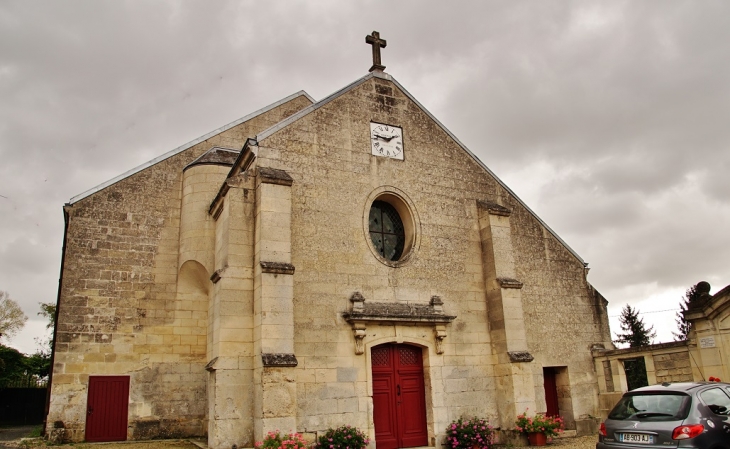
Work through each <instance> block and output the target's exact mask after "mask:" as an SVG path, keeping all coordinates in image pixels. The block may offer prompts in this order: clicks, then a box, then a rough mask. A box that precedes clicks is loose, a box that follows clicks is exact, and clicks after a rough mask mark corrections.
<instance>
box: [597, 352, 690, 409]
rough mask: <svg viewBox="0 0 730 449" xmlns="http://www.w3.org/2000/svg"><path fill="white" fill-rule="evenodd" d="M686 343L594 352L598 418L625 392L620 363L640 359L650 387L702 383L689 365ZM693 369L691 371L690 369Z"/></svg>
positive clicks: (624, 373) (623, 376) (623, 372)
mask: <svg viewBox="0 0 730 449" xmlns="http://www.w3.org/2000/svg"><path fill="white" fill-rule="evenodd" d="M691 346H692V344H691V343H690V342H687V341H679V342H673V343H660V344H655V345H649V346H644V347H640V348H624V349H611V350H606V349H602V348H595V349H594V350H593V360H594V363H595V364H596V371H597V372H598V373H599V376H598V388H599V395H600V398H599V401H600V414H599V416H600V417H601V418H602V419H605V418H606V417H607V416H608V412H610V411H611V408H613V406H614V405H615V404H616V401H618V399H619V398H620V397H621V395H622V394H623V393H625V392H626V391H627V390H628V384H627V381H626V372H625V371H624V367H623V363H624V361H627V360H635V359H637V358H643V359H644V363H645V365H646V378H647V382H648V384H649V385H655V384H658V383H662V382H688V381H696V380H702V374H701V372H700V370H698V369H697V366H696V365H695V366H694V367H693V364H692V363H691V357H690V347H691ZM693 368H694V369H693Z"/></svg>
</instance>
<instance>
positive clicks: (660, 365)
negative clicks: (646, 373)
mask: <svg viewBox="0 0 730 449" xmlns="http://www.w3.org/2000/svg"><path fill="white" fill-rule="evenodd" d="M652 357H653V359H654V370H655V372H654V375H655V377H656V382H657V383H662V382H691V381H692V380H693V378H692V366H691V365H690V361H689V352H674V353H669V354H652Z"/></svg>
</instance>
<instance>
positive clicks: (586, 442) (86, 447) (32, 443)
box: [0, 435, 597, 449]
mask: <svg viewBox="0 0 730 449" xmlns="http://www.w3.org/2000/svg"><path fill="white" fill-rule="evenodd" d="M596 440H597V438H596V436H595V435H589V436H585V437H577V438H557V439H555V440H554V441H553V442H552V443H550V444H548V445H547V446H544V447H546V448H547V449H549V448H551V447H560V448H563V449H595V447H596ZM197 443H198V444H197V445H196V444H195V443H193V442H191V441H188V440H157V441H144V442H141V441H135V442H122V443H78V444H64V445H59V446H49V448H53V449H200V448H201V447H203V448H204V447H205V443H204V442H200V441H198V442H197ZM201 443H202V444H201ZM6 447H7V448H21V449H22V448H36V447H40V448H45V447H46V444H45V441H44V440H42V439H25V440H15V441H6V442H2V443H0V448H6ZM500 447H505V446H500ZM528 447H537V446H528Z"/></svg>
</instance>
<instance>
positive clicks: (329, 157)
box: [257, 79, 605, 436]
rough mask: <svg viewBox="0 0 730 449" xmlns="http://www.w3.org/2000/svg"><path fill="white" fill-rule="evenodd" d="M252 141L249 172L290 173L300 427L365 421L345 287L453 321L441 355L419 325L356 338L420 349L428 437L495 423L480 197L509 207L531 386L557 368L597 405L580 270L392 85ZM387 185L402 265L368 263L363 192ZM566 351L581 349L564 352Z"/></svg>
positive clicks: (362, 372)
mask: <svg viewBox="0 0 730 449" xmlns="http://www.w3.org/2000/svg"><path fill="white" fill-rule="evenodd" d="M371 120H372V121H376V122H380V123H387V124H393V125H399V126H402V127H403V129H404V143H405V160H404V161H396V160H389V159H385V158H380V157H371V155H370V140H369V123H370V121H371ZM259 145H260V150H259V158H258V161H257V163H258V164H259V166H268V167H273V168H279V169H283V170H286V171H287V172H288V173H289V174H290V175H291V176H292V178H293V179H294V184H293V186H292V189H293V195H292V196H293V198H292V263H293V264H294V266H295V267H296V270H297V271H296V274H295V287H294V289H295V290H294V306H295V325H296V328H295V353H296V356H297V358H298V360H299V363H300V365H299V366H300V367H305V368H308V370H296V373H297V374H298V375H299V377H298V378H297V385H298V390H297V392H298V398H297V403H298V406H299V415H298V425H300V426H301V428H299V429H297V430H300V431H313V430H318V429H320V430H321V429H326V428H327V427H329V426H336V425H339V424H340V423H342V422H348V423H351V424H353V425H357V426H360V427H368V426H369V425H370V424H369V423H371V422H372V410H371V409H370V407H371V402H369V400H368V399H367V396H368V395H369V394H371V393H369V388H371V386H370V385H369V383H368V380H369V372H368V366H369V365H368V355H367V351H366V354H364V355H362V356H355V355H354V338H353V335H352V329H351V327H350V326H349V325H348V324H347V323H345V322H344V320H343V319H342V317H341V313H342V312H344V311H347V310H349V308H350V303H349V301H348V298H349V297H350V296H351V295H352V293H353V292H355V291H359V292H361V293H362V295H363V296H364V297H365V299H366V301H377V302H398V301H409V302H417V303H428V301H429V299H430V297H431V296H432V295H439V296H441V297H442V298H443V301H444V309H445V310H446V312H447V313H448V314H452V315H457V316H458V318H457V319H456V321H454V323H453V324H452V325H450V326H448V337H447V338H446V339H445V340H444V354H443V355H437V354H435V353H434V352H433V347H432V346H433V345H432V343H430V342H432V341H433V335H432V330H431V329H430V328H428V327H419V326H411V327H408V326H370V327H368V329H367V336H366V337H365V344H366V346H367V347H370V346H372V345H375V344H377V343H379V342H385V341H389V340H390V341H393V340H396V341H397V340H402V341H412V342H415V343H417V344H420V345H422V346H424V347H426V348H427V349H426V351H425V352H424V354H426V355H427V356H428V357H429V361H428V363H429V366H430V367H431V369H430V372H429V373H428V374H427V376H428V378H427V379H426V381H427V384H430V386H431V387H430V391H429V392H427V402H429V404H428V406H429V407H430V409H429V412H430V413H431V412H432V415H430V416H429V418H428V419H429V425H430V426H431V428H430V431H431V433H432V436H435V435H436V434H438V433H440V432H442V431H443V428H444V427H445V426H446V424H447V423H448V422H449V421H450V420H452V419H457V418H458V417H459V416H461V415H462V414H466V415H478V416H488V417H490V418H492V420H493V421H496V416H497V414H496V408H497V404H496V403H495V402H494V396H495V395H494V385H495V384H494V372H493V366H494V364H495V363H496V362H495V360H496V359H495V354H492V350H491V347H490V345H489V340H490V337H489V333H488V324H487V323H488V318H487V313H488V311H487V309H486V301H485V281H484V277H483V269H482V260H481V247H480V236H479V229H478V221H477V208H476V201H477V200H490V201H498V200H499V201H501V202H502V203H503V204H505V205H506V206H507V207H510V208H511V209H512V210H513V216H512V218H511V223H512V235H513V245H514V248H515V258H516V260H515V264H516V266H517V271H518V275H519V280H520V281H522V282H524V283H525V287H524V290H523V303H524V307H525V312H526V313H525V318H526V323H525V327H526V328H527V329H528V331H527V335H528V340H529V346H530V351H531V352H533V354H534V355H535V357H536V361H535V362H534V365H533V370H534V374H535V376H536V378H538V379H539V380H540V381H541V379H542V366H543V365H544V366H556V365H557V366H565V365H567V366H568V371H569V376H570V383H571V388H573V389H574V390H575V391H573V392H572V394H574V395H577V396H578V399H579V400H580V401H583V402H585V403H586V404H587V405H586V406H585V409H586V410H587V409H590V410H591V411H592V410H593V409H594V408H595V401H596V400H595V395H596V394H595V391H593V390H590V388H589V387H588V385H589V383H590V382H591V381H592V382H593V384H595V380H594V379H595V374H594V373H593V365H592V359H591V356H590V352H589V347H590V345H591V344H592V343H596V342H603V341H605V336H603V335H600V332H597V331H596V329H597V328H598V326H597V325H594V324H593V323H595V317H594V315H593V314H594V310H595V307H594V305H593V303H592V301H591V300H589V295H588V289H587V284H586V282H585V279H584V274H583V266H582V263H581V262H580V261H578V260H577V259H575V258H574V257H573V256H572V255H570V253H569V252H568V251H567V250H565V249H564V248H563V247H562V246H561V245H560V244H559V243H558V242H557V240H556V239H555V238H554V237H553V236H552V235H550V234H549V233H548V232H547V231H546V230H544V229H543V228H542V226H541V225H540V224H539V223H538V222H537V220H536V219H535V218H534V217H532V216H531V215H530V214H529V212H527V211H526V210H524V209H523V208H522V207H521V206H520V205H519V204H518V203H517V202H516V201H514V200H513V199H511V198H509V197H508V196H507V194H506V192H504V191H503V189H501V187H500V186H499V185H498V183H497V182H496V181H495V180H494V179H492V178H491V177H490V176H489V175H488V174H487V173H486V172H485V171H484V170H483V169H482V168H481V167H480V166H479V165H478V164H477V163H476V162H475V161H474V160H473V159H472V158H471V157H470V156H468V155H467V154H466V153H465V152H464V151H463V149H462V148H461V147H459V146H458V145H457V144H456V143H455V142H454V141H453V140H452V139H451V138H450V137H449V136H448V135H446V134H445V133H444V132H443V131H442V130H441V129H440V128H439V127H438V125H437V124H435V123H434V122H432V121H431V120H430V118H429V117H428V116H427V115H426V114H425V113H424V112H423V111H422V110H420V108H418V107H417V105H415V104H414V103H412V102H411V101H410V100H409V99H408V98H407V97H406V96H405V95H404V94H403V93H401V92H400V91H399V90H398V89H397V88H396V87H395V86H394V85H393V84H392V83H390V82H388V81H384V80H380V79H371V80H369V81H367V82H365V83H364V84H363V85H361V86H359V87H357V88H355V89H353V90H352V91H350V92H348V93H347V94H345V95H343V96H341V97H339V98H337V99H335V100H333V101H332V102H330V103H328V104H326V105H324V106H323V107H321V108H320V109H318V110H316V111H314V112H312V113H311V114H309V115H307V116H305V117H303V118H302V119H300V120H298V121H296V122H294V123H292V124H291V125H289V126H288V127H287V128H286V129H283V130H281V131H279V132H277V133H275V134H273V135H271V136H270V137H268V138H266V139H264V140H263V141H261V142H259ZM383 186H394V187H395V188H397V189H398V190H399V191H401V192H403V193H404V194H405V195H407V196H408V198H410V199H411V200H412V202H413V204H414V205H415V209H416V212H417V214H418V217H419V219H420V230H419V232H420V237H421V240H420V247H419V248H418V250H417V252H416V254H415V257H414V258H413V259H412V260H411V261H410V262H409V263H408V264H406V265H405V266H402V267H400V268H391V267H388V266H386V265H384V264H382V263H381V262H379V261H378V260H376V258H375V257H374V256H373V255H372V254H371V252H370V249H369V247H368V244H367V240H366V239H367V238H369V237H368V236H367V232H366V230H365V229H364V225H363V217H364V215H365V214H367V211H366V210H365V209H366V207H367V206H368V204H367V198H368V196H369V195H370V194H371V193H372V192H373V191H374V190H375V189H377V188H380V187H383ZM556 309H557V310H559V311H560V312H563V313H560V314H555V313H553V310H556ZM548 314H549V316H550V320H548V319H546V318H545V316H547V315H548ZM579 323H583V324H582V325H581V324H579ZM576 336H577V337H576ZM541 341H545V342H546V344H541V343H540V342H541ZM576 347H577V348H583V347H585V351H577V352H576V353H575V354H573V353H572V349H574V348H576ZM568 354H570V355H568ZM536 385H539V388H537V390H540V389H541V388H542V387H541V385H542V384H541V383H539V384H536ZM589 390H590V391H589ZM537 393H538V396H539V397H542V395H543V393H542V392H541V391H539V392H537ZM574 402H575V401H574ZM542 404H543V407H544V399H543V401H542ZM571 412H572V410H571ZM343 414H344V415H343ZM576 417H577V416H576ZM497 424H501V425H502V426H511V423H497Z"/></svg>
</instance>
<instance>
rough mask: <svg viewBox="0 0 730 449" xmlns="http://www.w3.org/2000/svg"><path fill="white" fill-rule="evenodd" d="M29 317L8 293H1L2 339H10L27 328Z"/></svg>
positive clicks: (0, 331) (0, 327) (0, 322)
mask: <svg viewBox="0 0 730 449" xmlns="http://www.w3.org/2000/svg"><path fill="white" fill-rule="evenodd" d="M26 321H28V317H27V316H25V314H24V313H23V310H21V308H20V306H19V305H18V303H17V302H15V301H13V300H12V299H10V295H9V294H8V292H4V291H0V338H6V339H10V338H11V337H12V336H14V335H15V334H17V333H18V331H19V330H20V329H22V328H23V326H25V322H26Z"/></svg>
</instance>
